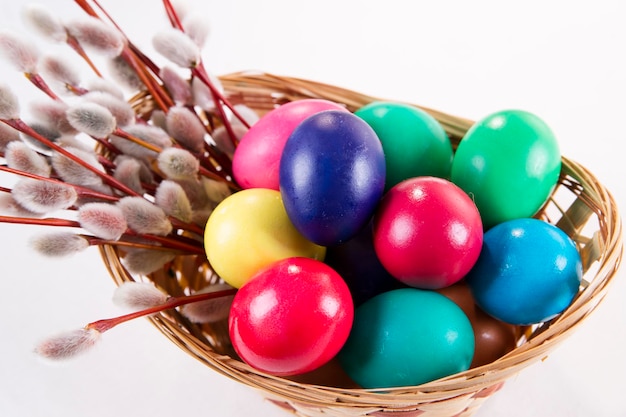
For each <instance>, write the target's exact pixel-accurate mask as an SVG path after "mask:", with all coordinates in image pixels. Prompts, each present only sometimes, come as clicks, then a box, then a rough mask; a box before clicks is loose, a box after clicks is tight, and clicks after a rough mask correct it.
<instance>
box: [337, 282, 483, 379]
mask: <svg viewBox="0 0 626 417" xmlns="http://www.w3.org/2000/svg"><path fill="white" fill-rule="evenodd" d="M473 355H474V335H473V331H472V326H471V323H470V321H469V319H468V318H467V316H466V315H465V313H463V311H462V310H461V309H460V308H459V307H458V306H457V305H456V304H455V303H454V302H452V301H451V300H449V299H448V298H446V297H444V296H443V295H441V294H438V293H436V292H434V291H429V290H420V289H416V288H403V289H398V290H393V291H389V292H386V293H383V294H379V295H377V296H375V297H374V298H372V299H370V300H368V301H366V302H365V303H363V304H362V305H361V306H359V307H357V308H356V311H355V315H354V324H353V326H352V331H351V332H350V336H349V337H348V340H347V341H346V343H345V345H344V347H343V349H342V350H341V351H340V352H339V355H338V358H339V361H340V363H341V365H342V367H343V369H344V370H345V371H346V373H347V374H348V375H349V376H350V377H351V378H352V379H353V380H354V381H355V382H356V383H357V384H359V385H360V386H362V387H363V388H390V387H398V386H409V385H419V384H422V383H426V382H429V381H432V380H435V379H438V378H442V377H445V376H448V375H451V374H454V373H457V372H462V371H465V370H467V369H468V368H469V366H470V363H471V362H472V356H473Z"/></svg>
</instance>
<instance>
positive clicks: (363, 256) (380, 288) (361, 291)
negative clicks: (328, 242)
mask: <svg viewBox="0 0 626 417" xmlns="http://www.w3.org/2000/svg"><path fill="white" fill-rule="evenodd" d="M324 262H325V263H326V264H328V265H330V266H331V267H332V268H333V269H334V270H335V271H337V272H338V273H339V275H341V277H342V278H343V280H344V281H345V282H346V284H348V288H350V293H351V294H352V299H353V301H354V305H355V306H359V305H361V304H363V303H364V302H365V301H367V300H369V299H370V298H372V297H374V296H375V295H378V294H381V293H383V292H387V291H390V290H395V289H398V288H401V287H404V286H405V285H404V284H402V283H401V282H400V281H398V280H397V279H395V278H394V277H393V276H392V275H391V274H390V273H389V272H388V271H387V270H386V269H385V267H383V265H382V264H381V263H380V261H379V260H378V257H377V256H376V251H375V250H374V242H373V231H372V224H371V223H368V225H367V226H366V227H364V228H363V230H361V231H360V232H359V233H358V234H357V235H356V236H354V237H353V238H352V239H350V240H348V241H347V242H345V243H341V244H339V245H334V246H329V247H327V248H326V257H325V258H324Z"/></svg>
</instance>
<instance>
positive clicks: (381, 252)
mask: <svg viewBox="0 0 626 417" xmlns="http://www.w3.org/2000/svg"><path fill="white" fill-rule="evenodd" d="M482 241H483V229H482V222H481V219H480V214H479V212H478V209H477V208H476V205H475V204H474V202H473V201H472V200H471V199H470V198H469V197H468V195H467V194H466V193H465V192H464V191H463V190H461V188H459V187H457V186H456V185H454V184H453V183H452V182H450V181H447V180H445V179H441V178H435V177H416V178H411V179H408V180H405V181H402V182H401V183H399V184H397V185H396V186H394V187H393V188H391V189H390V190H389V191H388V192H387V194H385V196H384V198H383V199H382V201H381V204H380V206H379V207H378V209H377V212H376V214H375V216H374V249H375V251H376V255H377V256H378V258H379V260H380V262H381V263H382V265H383V266H384V267H385V269H387V271H389V273H390V274H391V275H393V276H394V277H395V278H396V279H398V280H400V281H402V282H404V283H405V284H407V285H409V286H412V287H416V288H423V289H438V288H443V287H447V286H449V285H452V284H454V283H455V282H457V281H459V280H460V279H461V278H463V276H464V275H465V274H467V273H468V272H469V270H470V269H471V268H472V266H473V265H474V263H475V262H476V260H477V259H478V255H479V254H480V250H481V246H482Z"/></svg>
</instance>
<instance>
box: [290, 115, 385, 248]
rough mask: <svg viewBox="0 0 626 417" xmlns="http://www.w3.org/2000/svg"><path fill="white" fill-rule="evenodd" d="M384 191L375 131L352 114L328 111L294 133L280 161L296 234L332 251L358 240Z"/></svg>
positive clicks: (382, 162)
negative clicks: (358, 234) (298, 233)
mask: <svg viewBox="0 0 626 417" xmlns="http://www.w3.org/2000/svg"><path fill="white" fill-rule="evenodd" d="M384 187H385V156H384V154H383V149H382V145H381V143H380V140H379V139H378V137H377V136H376V133H375V132H374V130H373V129H372V128H371V127H370V126H369V125H368V124H367V123H365V122H364V121H363V120H362V119H361V118H359V117H357V116H355V115H354V114H352V113H347V112H341V111H334V110H328V111H324V112H320V113H316V114H314V115H313V116H310V117H308V118H307V119H306V120H304V121H303V122H302V123H300V124H299V125H298V127H297V128H296V129H295V130H294V131H293V133H292V134H291V136H290V137H289V140H287V143H286V144H285V148H284V150H283V155H282V158H281V161H280V192H281V194H282V196H283V201H284V204H285V209H286V210H287V214H288V215H289V218H290V219H291V221H292V222H293V224H294V225H295V226H296V228H297V229H298V230H299V231H300V233H302V234H303V235H304V236H306V237H307V238H308V239H309V240H311V241H312V242H315V243H317V244H319V245H323V246H329V245H335V244H339V243H342V242H345V241H347V240H349V239H350V238H352V237H353V236H355V235H356V234H357V233H358V232H359V231H360V230H361V229H362V228H363V227H364V226H365V225H366V224H367V223H368V222H369V221H370V219H371V217H372V214H373V213H374V209H375V208H376V206H377V205H378V203H379V201H380V198H381V196H382V194H383V191H384Z"/></svg>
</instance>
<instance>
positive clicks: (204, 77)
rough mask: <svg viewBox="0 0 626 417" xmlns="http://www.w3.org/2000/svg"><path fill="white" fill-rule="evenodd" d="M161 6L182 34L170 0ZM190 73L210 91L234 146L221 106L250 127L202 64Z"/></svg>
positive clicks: (230, 129) (180, 24)
mask: <svg viewBox="0 0 626 417" xmlns="http://www.w3.org/2000/svg"><path fill="white" fill-rule="evenodd" d="M163 6H164V7H165V11H166V13H167V16H168V18H169V19H170V23H171V24H172V26H173V27H174V28H176V29H178V30H180V31H181V32H184V31H185V29H184V28H183V25H182V23H181V21H180V19H179V17H178V13H176V10H175V9H174V6H172V3H171V2H170V0H163ZM191 71H192V73H193V75H194V76H196V77H198V78H200V81H202V82H203V83H204V84H206V86H207V87H209V89H210V90H211V94H212V95H213V101H215V105H216V107H217V109H218V111H219V112H220V117H221V118H222V121H223V122H224V125H225V127H226V130H227V131H228V134H229V135H230V137H231V139H232V140H233V143H234V144H235V145H236V141H237V139H236V136H235V135H234V132H233V131H232V128H231V127H230V123H229V122H228V119H227V118H226V115H225V114H224V110H223V109H222V108H221V107H222V106H221V104H224V105H226V106H227V107H228V108H229V109H230V111H232V112H233V114H234V115H235V117H237V118H238V119H239V120H240V121H241V122H242V123H243V125H244V126H245V127H247V128H250V125H249V124H248V122H246V120H244V118H243V117H241V115H240V114H239V113H238V112H237V110H236V109H235V108H234V106H232V105H231V104H230V102H229V101H228V100H227V99H226V97H224V95H223V94H222V93H220V92H219V91H218V90H217V88H215V86H214V85H213V83H212V82H211V80H210V79H209V77H208V74H207V72H206V69H205V67H204V64H203V63H202V62H200V63H199V64H198V65H197V66H196V67H194V68H191Z"/></svg>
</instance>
